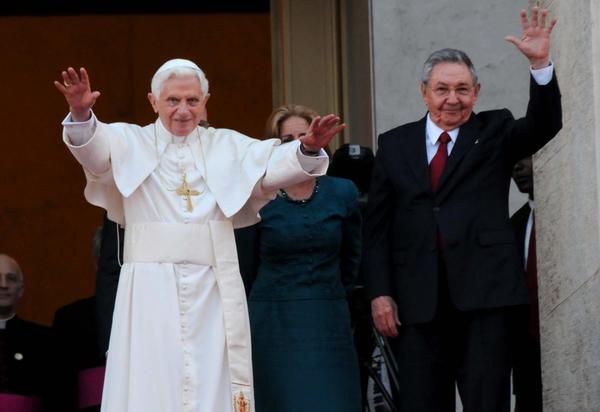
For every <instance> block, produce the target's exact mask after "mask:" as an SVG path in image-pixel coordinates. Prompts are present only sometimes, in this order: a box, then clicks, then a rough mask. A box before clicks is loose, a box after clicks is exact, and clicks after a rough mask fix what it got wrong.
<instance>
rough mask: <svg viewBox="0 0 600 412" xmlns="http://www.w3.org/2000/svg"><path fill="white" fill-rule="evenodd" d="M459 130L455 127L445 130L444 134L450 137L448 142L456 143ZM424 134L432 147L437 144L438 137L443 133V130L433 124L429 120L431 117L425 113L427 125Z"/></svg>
mask: <svg viewBox="0 0 600 412" xmlns="http://www.w3.org/2000/svg"><path fill="white" fill-rule="evenodd" d="M459 129H460V128H459V127H457V128H456V129H452V130H446V132H448V134H449V135H450V140H452V143H456V138H457V137H458V130H459ZM425 132H426V134H427V139H428V140H429V143H430V144H431V145H432V146H435V145H436V144H437V141H438V139H439V137H440V135H441V134H442V133H443V132H444V129H442V128H440V127H439V126H438V125H437V124H435V123H434V122H433V120H431V115H430V114H429V113H427V125H426V126H425Z"/></svg>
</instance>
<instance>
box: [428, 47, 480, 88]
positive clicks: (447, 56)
mask: <svg viewBox="0 0 600 412" xmlns="http://www.w3.org/2000/svg"><path fill="white" fill-rule="evenodd" d="M446 62H449V63H462V64H464V65H465V66H467V68H468V69H469V71H470V72H471V78H472V79H473V84H477V72H476V71H475V66H473V63H472V62H471V59H470V58H469V56H467V53H465V52H464V51H461V50H456V49H441V50H438V51H435V52H433V53H431V55H430V56H429V57H428V58H427V60H426V61H425V64H424V65H423V72H422V74H421V81H422V82H423V83H424V84H428V83H429V81H430V80H431V72H432V71H433V68H434V67H435V66H436V65H438V64H440V63H446Z"/></svg>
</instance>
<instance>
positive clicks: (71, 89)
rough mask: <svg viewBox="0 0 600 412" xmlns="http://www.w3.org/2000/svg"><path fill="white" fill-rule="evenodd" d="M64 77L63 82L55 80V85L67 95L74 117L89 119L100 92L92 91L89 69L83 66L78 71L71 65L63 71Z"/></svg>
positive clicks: (76, 119)
mask: <svg viewBox="0 0 600 412" xmlns="http://www.w3.org/2000/svg"><path fill="white" fill-rule="evenodd" d="M62 79H63V81H62V83H61V82H59V81H56V80H55V81H54V86H56V88H57V89H58V91H59V92H61V93H62V94H63V95H64V96H65V100H66V101H67V103H68V104H69V110H70V111H71V117H72V119H73V120H74V121H76V122H83V121H86V120H88V119H89V118H90V116H91V110H92V106H93V105H94V103H96V99H98V97H99V96H100V92H98V91H94V92H92V89H91V87H90V78H89V76H88V74H87V71H86V70H85V69H84V68H83V67H82V68H80V69H79V73H77V71H75V69H74V68H72V67H69V68H68V69H67V70H66V71H63V72H62Z"/></svg>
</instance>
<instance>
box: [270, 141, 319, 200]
mask: <svg viewBox="0 0 600 412" xmlns="http://www.w3.org/2000/svg"><path fill="white" fill-rule="evenodd" d="M328 165H329V158H328V157H327V154H325V152H324V151H322V153H320V154H319V155H318V156H306V155H303V154H302V153H301V152H300V142H299V141H298V140H296V141H294V142H289V143H284V144H282V145H279V146H277V147H275V148H274V149H273V153H272V154H271V157H270V159H269V163H268V165H267V171H266V173H265V176H264V178H263V180H262V188H263V189H264V190H266V191H271V190H276V189H279V188H282V187H288V186H291V185H294V184H296V183H300V182H302V181H304V180H307V179H308V178H309V177H313V176H321V175H324V174H325V172H327V166H328Z"/></svg>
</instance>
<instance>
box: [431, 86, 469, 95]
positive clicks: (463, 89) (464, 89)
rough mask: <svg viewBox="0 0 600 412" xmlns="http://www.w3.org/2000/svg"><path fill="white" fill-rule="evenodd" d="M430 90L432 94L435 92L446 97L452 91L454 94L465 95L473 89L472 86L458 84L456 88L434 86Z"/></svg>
mask: <svg viewBox="0 0 600 412" xmlns="http://www.w3.org/2000/svg"><path fill="white" fill-rule="evenodd" d="M431 90H432V91H433V94H435V95H436V96H437V97H448V96H450V93H452V92H454V94H455V95H456V96H463V97H466V96H469V95H470V94H471V92H472V91H473V87H469V86H459V87H456V88H452V87H446V86H436V87H434V88H431Z"/></svg>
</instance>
